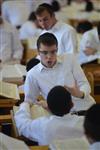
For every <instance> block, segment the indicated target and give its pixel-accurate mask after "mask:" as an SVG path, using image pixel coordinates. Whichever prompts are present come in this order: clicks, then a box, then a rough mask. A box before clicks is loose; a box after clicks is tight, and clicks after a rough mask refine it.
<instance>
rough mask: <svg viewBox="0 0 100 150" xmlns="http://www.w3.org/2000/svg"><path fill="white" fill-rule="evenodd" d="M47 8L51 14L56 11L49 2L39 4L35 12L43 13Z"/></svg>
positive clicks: (37, 13)
mask: <svg viewBox="0 0 100 150" xmlns="http://www.w3.org/2000/svg"><path fill="white" fill-rule="evenodd" d="M45 10H46V11H47V12H48V13H49V14H50V16H53V15H54V11H53V8H52V6H51V5H50V4H47V3H43V4H41V5H39V6H38V8H37V9H36V11H35V14H36V15H41V13H42V12H44V11H45Z"/></svg>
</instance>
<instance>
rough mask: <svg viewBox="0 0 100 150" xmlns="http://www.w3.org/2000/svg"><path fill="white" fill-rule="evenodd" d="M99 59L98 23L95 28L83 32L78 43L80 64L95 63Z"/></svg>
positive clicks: (99, 32) (99, 34)
mask: <svg viewBox="0 0 100 150" xmlns="http://www.w3.org/2000/svg"><path fill="white" fill-rule="evenodd" d="M99 58H100V23H99V24H98V26H97V27H96V28H93V29H91V30H89V31H87V32H85V33H84V34H83V36H82V40H81V42H80V53H79V60H80V64H85V63H89V62H91V63H92V62H93V61H96V62H97V59H99Z"/></svg>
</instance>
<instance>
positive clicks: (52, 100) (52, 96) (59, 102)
mask: <svg viewBox="0 0 100 150" xmlns="http://www.w3.org/2000/svg"><path fill="white" fill-rule="evenodd" d="M47 104H48V108H49V109H50V111H51V112H52V113H53V114H54V115H57V116H63V115H65V114H67V113H69V112H70V109H71V108H72V98H71V95H70V93H69V92H68V91H67V90H66V89H65V88H64V87H63V86H55V87H54V88H52V89H51V90H50V92H49V93H48V96H47Z"/></svg>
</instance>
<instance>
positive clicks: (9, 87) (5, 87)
mask: <svg viewBox="0 0 100 150" xmlns="http://www.w3.org/2000/svg"><path fill="white" fill-rule="evenodd" d="M0 98H11V99H15V100H19V99H20V97H19V92H18V87H17V85H16V84H12V83H7V82H4V81H0Z"/></svg>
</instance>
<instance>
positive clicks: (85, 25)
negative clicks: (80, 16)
mask: <svg viewBox="0 0 100 150" xmlns="http://www.w3.org/2000/svg"><path fill="white" fill-rule="evenodd" d="M92 28H93V24H92V23H91V22H89V21H87V20H86V21H82V22H79V23H78V25H77V27H76V30H77V32H78V33H84V32H86V31H88V30H91V29H92Z"/></svg>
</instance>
